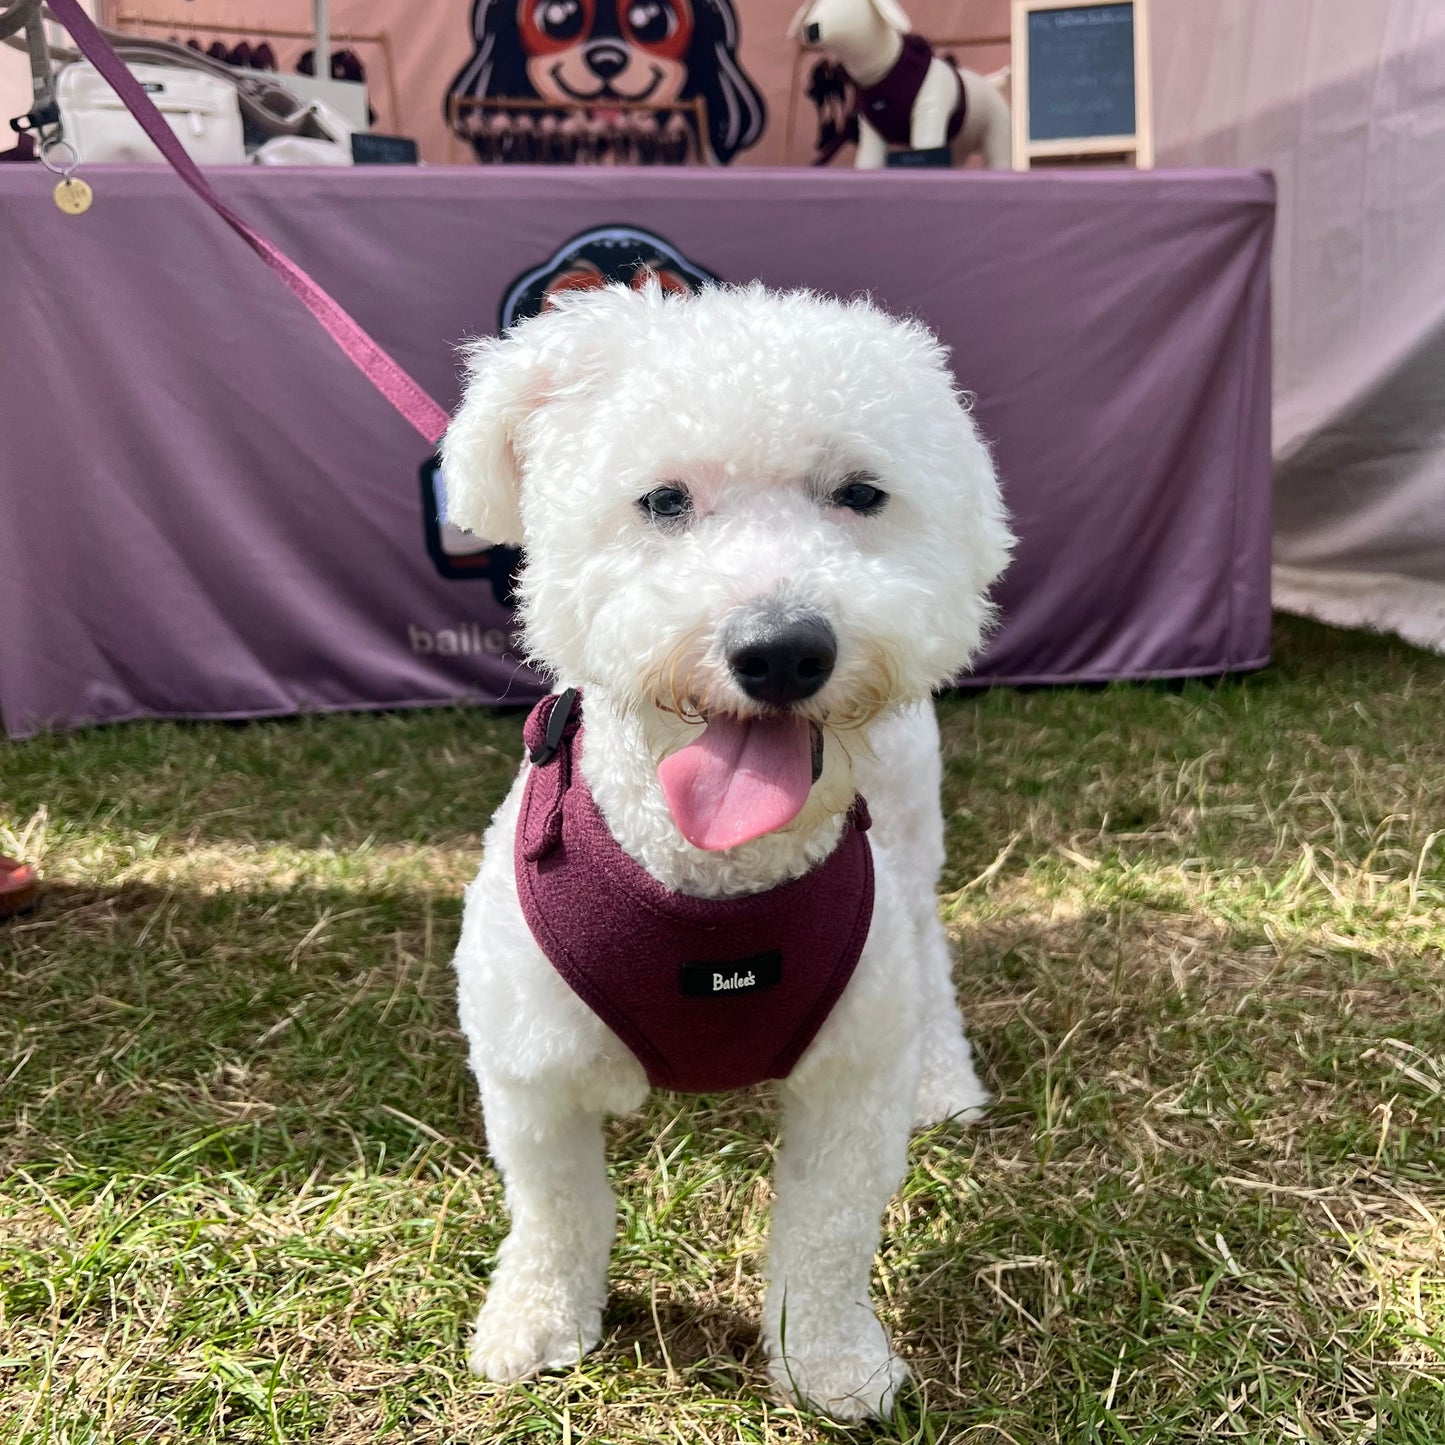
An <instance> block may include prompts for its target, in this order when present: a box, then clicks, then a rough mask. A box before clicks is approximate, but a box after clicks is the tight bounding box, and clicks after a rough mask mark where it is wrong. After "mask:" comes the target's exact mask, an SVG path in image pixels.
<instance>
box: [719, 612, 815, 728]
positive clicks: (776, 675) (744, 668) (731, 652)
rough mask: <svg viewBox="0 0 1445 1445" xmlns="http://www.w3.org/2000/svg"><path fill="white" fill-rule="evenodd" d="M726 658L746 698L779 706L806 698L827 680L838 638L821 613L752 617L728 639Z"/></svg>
mask: <svg viewBox="0 0 1445 1445" xmlns="http://www.w3.org/2000/svg"><path fill="white" fill-rule="evenodd" d="M727 660H728V666H729V667H730V668H731V669H732V674H733V676H734V677H735V678H736V679H737V683H738V686H739V687H740V688H742V690H743V691H744V692H745V693H747V695H748V696H749V697H750V698H753V699H754V700H755V701H757V702H765V703H769V704H771V705H772V706H773V707H784V706H786V705H787V704H788V703H790V702H802V700H803V699H804V698H805V697H812V695H813V694H814V693H815V692H817V691H818V690H819V689H820V688H821V687H822V686H823V684H824V683H825V682H827V680H828V678H829V677H830V676H831V675H832V672H833V664H834V663H835V662H836V661H837V660H838V639H837V638H836V637H835V636H834V635H833V629H832V628H831V627H830V626H829V625H828V623H827V620H826V619H825V618H822V617H817V616H813V615H807V616H803V617H794V618H791V619H789V620H787V621H783V620H758V621H753V622H751V623H749V624H748V625H747V627H746V628H745V629H740V630H739V631H738V632H737V634H736V635H735V636H733V637H731V638H730V639H729V641H728V649H727Z"/></svg>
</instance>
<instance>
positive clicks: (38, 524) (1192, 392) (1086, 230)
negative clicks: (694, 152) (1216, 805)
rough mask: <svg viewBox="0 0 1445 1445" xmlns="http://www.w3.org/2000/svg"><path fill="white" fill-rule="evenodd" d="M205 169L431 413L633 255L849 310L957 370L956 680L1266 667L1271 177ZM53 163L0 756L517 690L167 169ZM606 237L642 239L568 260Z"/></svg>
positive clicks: (420, 463)
mask: <svg viewBox="0 0 1445 1445" xmlns="http://www.w3.org/2000/svg"><path fill="white" fill-rule="evenodd" d="M212 174H213V178H214V180H215V183H216V186H217V188H218V189H219V191H220V192H221V194H222V196H223V197H224V198H225V199H226V200H227V201H228V202H229V203H230V204H231V205H233V206H234V207H235V208H236V209H237V210H238V211H240V212H241V213H242V214H243V215H245V216H246V217H247V218H248V219H249V220H251V221H252V223H253V224H255V225H256V226H257V227H258V228H259V229H260V230H261V231H262V232H263V233H264V234H266V235H268V236H269V237H270V238H271V239H273V240H274V241H275V242H277V243H278V244H279V245H280V246H281V248H282V249H283V250H285V251H286V252H288V253H289V254H290V255H291V256H292V257H293V258H294V259H295V260H296V261H298V262H299V263H300V264H301V265H302V266H304V267H305V268H307V269H308V270H309V271H311V272H312V274H313V275H314V276H315V277H316V278H317V280H319V281H320V282H321V284H322V285H323V286H325V287H326V288H327V289H328V290H330V291H331V292H332V294H333V295H334V296H335V297H336V298H337V299H338V300H339V301H340V302H341V303H342V304H343V305H344V306H346V307H347V308H348V309H350V310H351V311H352V312H353V314H354V315H355V316H356V317H357V319H358V320H359V321H360V322H361V324H362V325H363V326H365V327H366V328H367V329H368V330H370V331H371V333H372V334H373V335H374V336H375V337H376V338H377V339H378V340H379V341H380V342H381V343H382V345H383V346H385V347H386V348H387V349H389V350H390V351H392V353H393V354H394V355H395V356H396V357H397V358H398V360H399V361H401V363H402V364H403V365H404V366H406V367H407V368H408V369H409V370H410V371H411V372H412V374H413V375H415V376H416V377H417V378H418V380H420V381H421V382H422V384H423V385H424V386H426V387H427V388H428V389H429V390H430V391H431V392H432V394H433V395H435V396H436V397H437V399H438V400H439V401H441V402H442V403H443V404H444V405H447V406H452V405H454V404H455V401H456V398H457V390H458V381H459V371H458V363H457V358H456V354H455V351H454V347H455V343H456V342H457V341H459V340H460V339H462V338H463V337H465V336H467V335H469V334H470V335H476V334H482V333H487V332H491V331H495V330H496V329H497V328H498V326H499V324H500V318H501V315H502V313H503V309H504V307H506V306H507V305H508V304H510V306H511V308H512V310H513V311H516V310H517V309H518V308H521V309H522V310H523V311H524V310H525V309H526V306H528V305H530V304H535V302H536V300H537V298H539V297H540V295H541V292H542V290H543V289H544V288H545V286H546V285H547V284H548V282H549V281H550V282H552V283H554V284H556V283H558V282H559V280H561V281H563V282H564V283H565V280H566V278H567V277H571V278H572V279H576V273H578V272H579V271H583V270H585V269H586V266H588V265H599V264H600V265H601V266H602V268H603V270H604V271H605V270H606V266H607V257H608V255H610V254H612V253H616V254H617V255H619V256H621V255H622V254H623V253H624V252H626V251H627V249H628V248H629V247H632V248H633V250H634V252H635V251H636V248H637V247H639V246H641V247H642V248H643V250H644V251H646V253H647V255H648V257H649V258H650V259H651V260H652V262H653V264H654V265H655V266H658V267H660V268H661V269H663V270H664V271H666V272H669V273H672V274H676V275H679V276H680V277H682V278H683V279H689V277H691V278H692V279H696V278H697V277H698V276H704V277H705V276H709V275H710V276H715V277H718V278H721V279H722V280H725V281H748V280H752V279H755V278H756V279H759V280H762V281H764V282H766V283H767V284H768V285H770V286H780V287H787V286H810V287H814V288H817V289H820V290H823V291H828V292H832V293H836V294H839V295H844V296H848V295H853V294H855V293H858V292H862V291H868V292H870V293H871V294H872V295H873V296H874V297H876V299H877V300H878V301H879V302H881V303H882V304H883V305H885V306H887V307H889V308H890V309H893V310H896V311H900V312H906V313H912V314H915V315H918V316H920V317H922V318H923V319H924V320H926V321H927V322H928V323H929V324H930V325H931V326H933V327H934V328H935V329H936V330H937V331H938V332H939V334H940V335H941V336H942V337H943V339H944V341H945V342H947V343H948V345H949V346H950V347H951V348H952V350H953V357H954V364H955V370H956V372H957V376H958V379H959V382H960V384H961V385H962V386H963V387H965V388H967V389H968V390H969V391H972V392H974V393H975V394H976V395H977V398H978V402H977V417H978V421H979V424H980V426H981V428H982V430H983V431H984V433H985V434H986V435H987V436H988V437H989V438H990V439H991V441H992V443H993V445H994V450H995V455H996V457H997V461H998V465H999V469H1000V472H1001V474H1002V478H1003V485H1004V489H1005V495H1006V497H1007V500H1008V505H1009V508H1010V510H1011V512H1012V515H1013V518H1014V525H1015V529H1016V531H1017V532H1018V534H1019V538H1020V543H1019V548H1018V552H1017V554H1016V560H1015V562H1014V564H1013V566H1012V568H1011V569H1010V571H1009V573H1008V574H1007V577H1006V579H1005V581H1004V583H1003V584H1002V586H1001V588H1000V590H999V593H998V596H999V601H1000V603H1001V604H1002V609H1003V622H1002V625H1001V627H1000V629H999V630H998V632H997V633H996V635H995V636H994V638H993V641H992V643H991V645H990V647H989V649H988V651H987V653H986V655H985V656H984V657H983V658H982V659H981V661H980V664H979V667H978V669H977V671H976V673H975V675H974V678H973V679H972V681H974V682H987V683H1024V682H1028V683H1058V682H1098V681H1105V680H1110V679H1119V678H1149V677H1185V676H1196V675H1210V674H1218V673H1225V672H1232V671H1239V670H1245V669H1249V668H1255V667H1259V666H1261V665H1263V664H1264V663H1265V661H1266V660H1267V654H1268V640H1269V487H1270V451H1269V401H1270V369H1269V359H1270V358H1269V285H1268V278H1269V252H1270V236H1271V228H1272V220H1273V214H1274V191H1273V186H1272V183H1271V181H1270V180H1269V178H1268V177H1267V176H1264V175H1260V174H1257V173H1253V172H1224V171H1197V172H1177V173H1166V172H1152V173H1136V172H1130V171H1092V172H1054V173H1043V174H1034V175H1027V176H1015V175H1011V174H1010V175H1001V174H989V173H983V172H917V171H914V172H884V173H877V174H872V175H859V174H855V173H853V172H851V171H845V172H833V171H807V172H796V171H783V170H751V171H750V170H743V169H737V170H726V171H717V170H714V171H699V170H676V171H672V170H663V169H645V170H626V171H624V170H617V169H605V168H598V169H590V170H575V169H553V170H523V169H514V168H493V169H486V168H470V167H464V168H456V169H451V168H446V169H434V170H432V169H406V168H390V167H381V168H371V169H357V170H349V171H326V172H311V171H283V170H261V169H256V170H242V169H236V170H218V171H215V172H213V173H212ZM87 178H88V179H89V180H90V182H91V184H92V185H93V186H94V187H95V204H94V206H93V207H92V208H91V210H90V211H89V212H88V213H87V214H86V215H84V216H82V217H70V216H66V215H63V214H62V213H61V212H60V211H59V210H58V209H57V208H56V206H55V204H54V202H53V200H52V198H51V191H52V189H53V184H54V182H53V178H52V177H50V176H48V175H47V174H46V173H45V172H44V171H43V170H41V169H40V168H39V167H29V166H14V167H5V168H3V169H0V236H3V237H4V265H3V266H0V398H3V402H0V518H3V524H0V714H3V718H4V722H5V726H6V729H7V730H8V732H9V733H10V734H11V735H12V736H15V737H25V736H30V735H32V734H34V733H35V732H37V731H40V730H43V729H46V728H66V727H75V726H78V725H81V724H84V723H90V722H107V721H117V720H120V719H125V718H138V717H216V718H239V717H254V716H264V715H268V714H281V713H291V712H302V711H312V710H329V709H350V708H380V707H400V706H411V705H417V704H426V703H444V702H454V701H471V702H487V703H492V702H518V703H520V702H525V701H527V700H528V699H529V698H531V697H533V696H535V695H536V693H537V691H538V682H537V680H536V679H534V678H532V677H531V676H530V675H529V674H528V673H527V672H526V671H525V670H524V669H523V668H522V667H521V666H520V664H519V663H518V662H517V661H516V659H515V658H514V657H513V656H512V655H511V653H510V650H509V648H510V638H509V635H508V631H507V617H508V613H507V611H506V609H505V606H504V600H503V599H504V598H505V596H506V587H505V568H503V567H501V566H500V565H493V566H492V567H491V568H490V570H488V569H483V571H482V572H481V573H480V574H477V573H468V572H467V571H466V568H467V566H468V563H467V561H466V559H465V558H459V557H458V556H457V555H456V554H455V551H454V550H453V549H449V548H448V546H447V545H446V542H445V534H444V532H443V531H442V530H441V529H440V527H439V524H438V521H437V518H436V515H435V505H434V489H433V487H432V485H431V479H430V475H429V469H428V467H427V462H428V456H427V452H428V448H427V447H426V445H425V444H424V443H423V442H421V441H420V440H419V439H418V438H417V436H416V434H415V433H414V432H412V431H411V430H410V429H409V428H408V427H407V425H406V424H405V423H404V422H403V421H401V420H400V418H398V417H397V416H396V415H395V414H394V413H393V412H392V410H391V409H390V407H389V406H388V405H387V404H386V403H385V402H384V401H383V400H382V399H381V398H380V397H379V396H377V395H376V394H375V393H374V392H373V391H372V390H371V389H370V387H369V385H368V384H367V382H366V381H365V380H364V379H363V378H362V377H361V376H360V375H359V374H358V373H357V372H356V371H355V370H354V369H353V368H352V367H351V366H349V365H348V364H347V363H346V362H345V361H344V360H343V359H342V357H341V355H340V353H339V352H337V351H336V350H335V348H334V347H333V345H332V343H331V342H330V341H329V340H328V339H327V337H326V336H325V335H324V333H323V332H322V331H321V330H320V329H319V328H318V327H317V326H316V324H315V322H314V321H313V320H312V319H311V317H310V316H309V315H308V314H307V313H306V312H305V311H304V310H303V309H302V308H301V306H300V305H299V304H298V303H297V302H296V301H295V299H294V298H293V297H292V296H291V295H290V294H289V293H288V292H287V291H285V290H284V289H283V288H282V287H281V286H280V285H278V284H277V282H276V281H275V279H274V278H273V277H272V276H271V274H270V273H269V272H267V271H266V270H265V268H264V267H263V266H262V265H261V263H260V262H259V261H258V260H257V259H256V258H255V257H254V256H253V255H252V254H251V253H250V252H249V251H247V250H246V249H245V247H244V246H242V244H241V243H240V242H239V241H238V240H237V239H236V237H235V236H233V235H232V234H231V233H230V232H229V231H228V230H227V229H226V228H225V227H224V226H223V225H222V224H221V223H220V221H219V220H217V218H216V217H215V216H214V215H212V214H211V213H210V212H209V211H208V210H207V209H206V208H205V207H204V206H202V205H201V204H200V203H199V202H198V201H197V200H196V199H195V197H193V196H192V195H190V194H189V193H188V192H186V191H185V190H184V189H183V187H182V186H181V184H180V183H179V181H177V180H176V178H175V177H174V176H173V175H171V173H170V172H169V171H168V170H166V169H164V168H161V167H136V168H129V167H127V168H105V169H102V168H99V167H96V168H92V169H91V170H90V171H89V172H87ZM607 227H613V228H626V229H627V230H628V232H629V233H630V232H633V231H639V230H640V231H642V232H646V233H648V234H647V236H646V237H644V238H641V239H639V238H638V237H636V236H632V237H631V239H627V238H626V237H623V238H621V239H619V238H618V237H617V236H615V235H614V236H613V238H612V239H611V240H610V241H609V240H608V238H607V236H606V235H605V234H604V235H602V236H600V237H598V236H594V237H592V239H591V240H589V241H588V242H586V243H585V244H582V245H580V246H573V247H569V243H570V242H572V241H573V240H574V239H575V238H577V237H579V236H581V235H582V234H583V233H590V232H596V231H598V230H599V228H607ZM609 248H610V249H609ZM599 258H600V260H599ZM500 560H501V559H499V558H496V557H494V558H493V559H492V561H493V563H494V564H499V563H500ZM459 573H460V574H461V575H456V574H459Z"/></svg>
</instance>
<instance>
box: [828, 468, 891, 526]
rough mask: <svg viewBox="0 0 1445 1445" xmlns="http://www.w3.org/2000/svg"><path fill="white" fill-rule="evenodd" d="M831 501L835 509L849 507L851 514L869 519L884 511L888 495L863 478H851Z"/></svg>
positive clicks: (838, 489)
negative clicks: (868, 517) (874, 514)
mask: <svg viewBox="0 0 1445 1445" xmlns="http://www.w3.org/2000/svg"><path fill="white" fill-rule="evenodd" d="M830 500H831V501H832V503H833V505H834V506H835V507H847V509H848V510H849V511H850V512H859V513H861V514H862V515H863V516H865V517H867V516H871V515H872V514H873V513H874V512H878V511H881V510H882V509H883V504H884V502H886V501H887V500H888V493H887V492H885V491H884V490H883V488H882V487H878V486H875V485H874V484H873V483H872V482H869V481H864V480H863V478H862V477H850V478H849V479H848V480H847V481H845V482H844V483H843V485H842V486H840V487H838V488H837V489H836V490H835V491H834V493H833V495H832V497H831V498H830Z"/></svg>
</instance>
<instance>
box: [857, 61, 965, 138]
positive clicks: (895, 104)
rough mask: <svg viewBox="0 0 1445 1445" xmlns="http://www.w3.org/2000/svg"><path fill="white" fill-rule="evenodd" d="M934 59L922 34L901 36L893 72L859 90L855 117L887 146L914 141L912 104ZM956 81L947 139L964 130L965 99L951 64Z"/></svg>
mask: <svg viewBox="0 0 1445 1445" xmlns="http://www.w3.org/2000/svg"><path fill="white" fill-rule="evenodd" d="M932 60H933V47H932V46H931V45H930V44H929V43H928V42H927V41H926V40H925V39H924V38H923V37H922V36H921V35H905V36H904V37H903V53H902V54H901V55H900V56H899V57H898V59H897V60H896V61H895V62H894V65H893V69H892V70H890V71H889V72H888V74H887V75H885V76H884V77H883V79H882V80H880V81H878V83H877V84H876V85H860V86H859V87H858V114H859V115H861V116H862V117H863V119H864V120H866V121H867V122H868V124H869V125H871V126H872V127H873V129H874V130H876V131H877V132H878V134H879V135H881V136H882V137H883V139H884V140H885V141H887V142H888V144H889V145H894V146H906V145H911V144H912V140H913V102H914V101H916V100H917V99H918V92H919V91H920V90H922V89H923V82H924V80H925V79H926V78H927V76H928V67H929V65H930V63H931V62H932ZM949 69H950V70H952V71H953V78H954V80H955V81H957V82H958V104H957V105H956V106H954V108H953V114H952V115H951V116H949V118H948V138H949V140H953V138H954V137H955V136H956V135H957V134H958V133H959V131H961V130H962V129H963V117H964V112H965V110H966V100H965V95H964V89H963V77H962V76H961V75H960V74H959V73H958V67H957V66H956V65H950V66H949Z"/></svg>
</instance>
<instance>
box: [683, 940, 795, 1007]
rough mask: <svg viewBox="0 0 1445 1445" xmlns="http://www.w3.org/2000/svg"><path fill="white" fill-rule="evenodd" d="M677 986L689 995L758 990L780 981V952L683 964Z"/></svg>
mask: <svg viewBox="0 0 1445 1445" xmlns="http://www.w3.org/2000/svg"><path fill="white" fill-rule="evenodd" d="M679 981H680V986H681V988H682V991H683V993H684V994H686V995H687V996H688V998H712V997H714V996H716V997H718V998H730V997H731V996H732V995H734V994H739V993H757V992H758V990H759V989H764V988H772V987H773V985H774V984H777V983H781V982H782V981H783V955H782V954H781V953H779V952H778V950H777V949H773V951H772V952H771V953H755V954H754V955H753V956H752V957H751V958H735V959H733V960H731V961H730V962H728V963H685V964H683V966H682V968H681V969H680V970H679Z"/></svg>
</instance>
